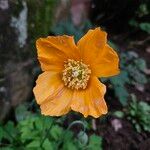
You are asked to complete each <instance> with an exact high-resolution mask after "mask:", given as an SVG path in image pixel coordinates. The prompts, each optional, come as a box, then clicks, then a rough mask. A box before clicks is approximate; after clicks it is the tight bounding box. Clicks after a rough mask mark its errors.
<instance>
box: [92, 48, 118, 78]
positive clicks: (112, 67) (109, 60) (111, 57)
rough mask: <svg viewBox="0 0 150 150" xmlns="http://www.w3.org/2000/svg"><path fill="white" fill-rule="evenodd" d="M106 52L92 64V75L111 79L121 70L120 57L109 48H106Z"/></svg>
mask: <svg viewBox="0 0 150 150" xmlns="http://www.w3.org/2000/svg"><path fill="white" fill-rule="evenodd" d="M103 51H104V52H103V53H102V54H101V55H99V56H98V58H97V59H96V61H95V62H94V63H93V64H91V68H92V73H93V74H94V75H95V76H97V77H109V76H113V75H117V74H118V73H119V72H120V70H119V57H118V55H117V53H116V52H115V51H114V50H113V49H112V48H111V47H110V46H109V45H106V46H105V47H104V50H103Z"/></svg>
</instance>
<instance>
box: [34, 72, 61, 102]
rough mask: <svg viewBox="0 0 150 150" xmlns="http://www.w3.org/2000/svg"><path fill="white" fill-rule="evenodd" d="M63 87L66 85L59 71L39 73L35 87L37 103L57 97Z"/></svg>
mask: <svg viewBox="0 0 150 150" xmlns="http://www.w3.org/2000/svg"><path fill="white" fill-rule="evenodd" d="M63 87H64V85H63V82H62V80H61V76H60V74H59V73H56V72H50V71H47V72H44V73H42V74H41V75H39V77H38V79H37V81H36V86H35V87H34V89H33V92H34V95H35V99H36V101H37V103H38V104H41V103H43V102H44V101H45V100H46V99H48V98H53V97H55V95H56V94H57V93H58V92H59V91H61V90H62V89H63Z"/></svg>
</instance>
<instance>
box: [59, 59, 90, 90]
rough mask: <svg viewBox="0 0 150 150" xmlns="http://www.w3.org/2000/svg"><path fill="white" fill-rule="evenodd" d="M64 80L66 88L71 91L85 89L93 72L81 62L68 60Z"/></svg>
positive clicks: (65, 65)
mask: <svg viewBox="0 0 150 150" xmlns="http://www.w3.org/2000/svg"><path fill="white" fill-rule="evenodd" d="M64 67H65V69H64V70H63V76H62V80H63V81H64V84H65V86H67V87H69V88H71V89H76V90H78V89H85V88H86V87H87V84H88V80H89V78H90V74H91V70H90V69H89V65H86V64H84V63H83V62H82V60H81V61H75V60H73V59H68V60H67V61H65V64H64Z"/></svg>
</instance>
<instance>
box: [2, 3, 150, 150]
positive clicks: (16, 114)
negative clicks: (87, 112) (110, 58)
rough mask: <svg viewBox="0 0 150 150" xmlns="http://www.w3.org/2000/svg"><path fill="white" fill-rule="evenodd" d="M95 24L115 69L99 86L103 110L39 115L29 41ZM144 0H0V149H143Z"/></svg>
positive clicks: (149, 12)
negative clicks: (116, 60)
mask: <svg viewBox="0 0 150 150" xmlns="http://www.w3.org/2000/svg"><path fill="white" fill-rule="evenodd" d="M97 26H100V27H101V28H103V29H104V30H105V31H107V32H108V40H109V44H110V45H111V46H112V47H113V48H114V49H115V50H116V51H117V52H118V54H119V57H120V68H121V73H120V75H118V76H115V77H111V78H109V79H108V78H105V79H100V80H102V82H103V83H105V84H106V85H107V94H106V95H105V99H106V102H107V105H108V108H109V113H108V114H107V115H105V116H103V117H100V118H98V119H93V118H92V117H88V118H86V119H85V118H83V116H82V115H81V114H79V113H75V112H70V113H69V114H67V115H66V116H63V117H44V116H42V115H41V114H40V110H39V106H38V105H37V104H36V102H35V99H34V95H33V92H32V89H33V87H34V86H35V80H36V79H37V76H38V75H39V74H40V73H41V70H40V65H39V62H38V61H37V53H36V48H35V41H36V39H37V38H39V37H46V36H48V35H63V34H67V35H74V37H75V40H76V41H77V40H79V39H80V37H81V36H82V35H84V34H85V33H86V32H87V31H88V29H90V28H94V27H97ZM149 81H150V1H149V0H136V1H135V0H116V1H114V0H0V150H149V149H150V82H149Z"/></svg>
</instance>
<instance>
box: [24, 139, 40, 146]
mask: <svg viewBox="0 0 150 150" xmlns="http://www.w3.org/2000/svg"><path fill="white" fill-rule="evenodd" d="M38 147H40V141H39V140H37V141H32V142H31V143H29V144H28V145H27V146H26V148H38Z"/></svg>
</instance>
